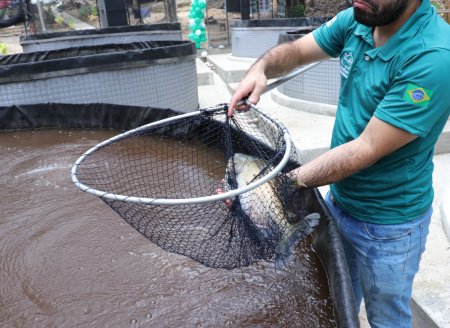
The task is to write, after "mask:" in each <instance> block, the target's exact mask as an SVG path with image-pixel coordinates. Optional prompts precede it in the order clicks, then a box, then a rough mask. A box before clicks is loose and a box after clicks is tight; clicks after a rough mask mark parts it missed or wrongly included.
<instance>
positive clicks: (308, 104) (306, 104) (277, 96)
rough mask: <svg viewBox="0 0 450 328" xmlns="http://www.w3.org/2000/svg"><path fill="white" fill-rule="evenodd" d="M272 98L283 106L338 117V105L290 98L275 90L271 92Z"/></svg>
mask: <svg viewBox="0 0 450 328" xmlns="http://www.w3.org/2000/svg"><path fill="white" fill-rule="evenodd" d="M271 97H272V100H273V101H275V102H276V103H277V104H279V105H282V106H286V107H289V108H293V109H298V110H302V111H305V112H308V113H313V114H320V115H328V116H336V108H337V106H336V105H329V104H324V103H317V102H313V101H308V100H303V99H299V98H293V97H288V96H286V95H284V94H282V93H281V92H280V91H278V89H275V90H273V91H272V92H271Z"/></svg>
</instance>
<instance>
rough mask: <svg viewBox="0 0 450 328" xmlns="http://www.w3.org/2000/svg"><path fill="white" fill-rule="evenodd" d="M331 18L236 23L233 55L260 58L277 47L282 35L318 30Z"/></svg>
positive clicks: (232, 45)
mask: <svg viewBox="0 0 450 328" xmlns="http://www.w3.org/2000/svg"><path fill="white" fill-rule="evenodd" d="M329 19H331V17H304V18H281V19H260V20H241V21H236V22H234V23H233V25H232V26H231V28H230V30H231V34H232V38H231V55H232V56H235V57H250V58H258V57H260V56H261V55H262V54H264V53H265V52H266V51H267V50H269V49H270V48H272V47H273V46H275V45H277V42H278V37H279V34H280V33H283V32H287V31H292V30H294V29H299V28H305V29H313V28H316V27H318V26H320V25H322V24H323V23H325V22H326V21H328V20H329Z"/></svg>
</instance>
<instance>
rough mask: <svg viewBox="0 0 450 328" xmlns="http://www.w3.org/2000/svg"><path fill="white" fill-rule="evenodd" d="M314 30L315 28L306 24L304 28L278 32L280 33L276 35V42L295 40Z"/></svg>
mask: <svg viewBox="0 0 450 328" xmlns="http://www.w3.org/2000/svg"><path fill="white" fill-rule="evenodd" d="M314 30H315V28H312V27H310V26H306V27H304V28H300V29H297V30H295V31H288V32H284V33H280V35H279V36H278V44H281V43H285V42H291V41H295V40H297V39H300V38H302V37H304V36H305V35H306V34H308V33H311V32H312V31H314Z"/></svg>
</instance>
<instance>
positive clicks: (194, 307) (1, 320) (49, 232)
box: [0, 130, 335, 328]
mask: <svg viewBox="0 0 450 328" xmlns="http://www.w3.org/2000/svg"><path fill="white" fill-rule="evenodd" d="M115 134H117V133H115V132H105V131H102V132H100V131H58V130H48V131H20V132H2V133H0V153H1V157H0V187H1V189H0V197H1V201H0V213H1V216H0V326H2V327H314V328H316V327H334V326H335V320H334V316H333V314H332V312H333V310H332V307H333V304H332V300H331V297H330V294H329V289H328V285H327V281H326V274H325V272H324V270H323V267H322V266H321V264H320V262H319V260H318V258H317V256H316V254H315V253H314V252H313V251H312V248H311V244H310V242H309V241H307V240H305V241H303V242H302V244H301V245H300V247H298V248H297V250H296V253H297V254H296V256H295V259H294V261H293V262H292V264H291V265H290V266H289V267H288V268H287V269H283V270H281V271H275V270H274V268H273V264H272V263H267V262H260V263H257V264H255V265H252V266H249V267H245V268H240V269H235V270H223V269H212V268H208V267H205V266H203V265H201V264H199V263H197V262H195V261H193V260H191V259H189V258H186V257H184V256H180V255H176V254H171V253H168V252H165V251H163V250H162V249H161V248H159V247H158V246H156V245H155V244H153V243H151V242H150V241H149V240H148V239H146V238H145V237H143V236H142V235H141V234H139V233H138V232H137V231H135V230H134V229H133V228H132V227H131V226H129V225H128V224H127V223H126V222H125V221H124V220H122V219H121V218H120V217H119V216H118V215H117V214H116V213H115V212H113V211H112V210H111V209H110V208H109V207H108V206H107V205H106V204H105V203H103V202H102V201H101V200H100V199H98V198H96V197H95V196H92V195H90V194H86V193H83V192H82V191H80V190H79V189H77V188H76V187H75V186H73V185H72V182H71V179H70V168H71V165H72V164H73V163H74V162H75V160H76V159H77V158H78V157H79V156H80V155H81V154H82V153H84V152H85V151H86V150H87V149H89V148H90V147H92V146H93V145H95V144H97V143H98V142H100V141H102V140H104V139H107V138H109V137H111V136H113V135H115Z"/></svg>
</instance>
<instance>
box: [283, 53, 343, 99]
mask: <svg viewBox="0 0 450 328" xmlns="http://www.w3.org/2000/svg"><path fill="white" fill-rule="evenodd" d="M340 87H341V76H340V74H339V60H337V59H330V60H326V61H324V62H322V63H320V64H319V65H318V66H316V67H314V68H312V69H311V70H309V71H307V72H306V73H304V74H302V75H300V76H297V77H295V78H293V79H292V80H289V81H287V82H286V83H284V84H282V85H280V86H279V87H278V91H279V92H280V93H282V94H284V95H286V96H288V97H292V98H296V99H301V100H307V101H313V102H319V103H324V104H329V105H337V103H338V99H339V89H340Z"/></svg>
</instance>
